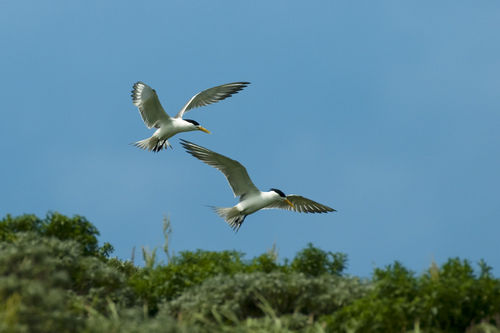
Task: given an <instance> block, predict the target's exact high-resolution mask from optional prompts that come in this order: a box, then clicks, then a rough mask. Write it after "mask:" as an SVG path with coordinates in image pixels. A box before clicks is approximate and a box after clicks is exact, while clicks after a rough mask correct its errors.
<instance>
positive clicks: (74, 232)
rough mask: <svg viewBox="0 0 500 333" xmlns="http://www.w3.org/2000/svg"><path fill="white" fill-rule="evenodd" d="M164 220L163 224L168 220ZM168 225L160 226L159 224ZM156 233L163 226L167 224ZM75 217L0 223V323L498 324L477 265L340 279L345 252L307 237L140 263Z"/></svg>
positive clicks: (455, 328) (240, 326)
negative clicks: (285, 246) (291, 248)
mask: <svg viewBox="0 0 500 333" xmlns="http://www.w3.org/2000/svg"><path fill="white" fill-rule="evenodd" d="M167 227H168V225H167ZM165 230H167V232H166V234H167V235H169V233H170V232H169V231H168V228H165ZM165 230H164V231H165ZM98 235H99V232H98V230H97V228H95V226H93V225H92V224H91V223H90V222H89V221H87V220H86V219H85V218H83V217H81V216H74V217H71V218H70V217H66V216H63V215H61V214H58V213H49V214H47V216H46V217H45V218H43V219H40V218H38V217H36V216H34V215H22V216H18V217H12V216H10V215H7V216H6V217H5V218H4V219H2V220H0V332H125V333H127V332H157V331H161V332H172V333H173V332H324V331H328V332H421V331H425V332H465V331H467V332H469V333H486V332H490V333H491V332H493V333H494V332H500V330H499V327H500V280H499V279H497V278H495V277H494V276H493V275H492V274H491V267H489V266H488V265H486V263H484V262H480V263H479V269H478V270H474V269H473V266H472V264H471V263H470V262H469V261H467V260H461V259H458V258H452V259H449V260H448V261H447V262H446V263H444V264H443V265H442V266H441V267H438V266H437V265H435V264H433V265H432V266H431V268H429V269H428V270H427V271H426V272H424V273H423V274H420V275H417V274H415V273H414V272H411V271H410V270H408V269H407V268H405V267H404V266H403V264H401V263H399V262H395V263H394V264H392V265H389V266H387V267H385V268H382V269H375V271H374V273H373V276H372V278H371V279H370V280H360V279H358V278H356V277H348V276H344V275H343V272H344V269H345V267H346V263H347V257H346V255H345V254H342V253H332V252H326V251H323V250H321V249H319V248H316V247H314V246H313V245H312V244H308V246H307V247H306V248H305V249H303V250H301V251H299V252H298V253H297V255H296V256H295V258H293V259H292V260H291V261H290V262H289V261H288V260H286V259H285V260H284V261H281V262H280V261H279V260H278V256H277V252H276V250H275V248H273V249H272V250H270V251H268V252H267V253H264V254H262V255H260V256H257V257H255V258H252V259H249V260H246V259H244V256H243V254H242V253H240V252H237V251H221V252H213V251H203V250H197V251H184V252H180V253H179V254H177V255H173V254H172V255H170V251H169V249H168V242H167V244H166V245H165V247H164V250H165V253H166V254H167V258H168V262H167V263H166V264H163V263H158V262H157V261H156V251H153V252H151V253H148V252H146V251H144V257H145V261H146V264H145V265H144V266H142V267H141V266H136V265H134V264H133V263H131V262H128V261H123V260H120V259H117V258H109V254H110V253H111V251H112V247H111V245H109V244H107V243H104V245H103V246H99V243H98V239H97V237H98Z"/></svg>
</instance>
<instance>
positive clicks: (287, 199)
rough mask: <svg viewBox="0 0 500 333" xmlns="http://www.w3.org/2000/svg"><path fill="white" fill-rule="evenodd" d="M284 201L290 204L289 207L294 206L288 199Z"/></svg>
mask: <svg viewBox="0 0 500 333" xmlns="http://www.w3.org/2000/svg"><path fill="white" fill-rule="evenodd" d="M285 202H286V203H287V204H289V205H290V207H292V208H295V206H294V205H293V203H292V202H291V201H290V200H288V199H285Z"/></svg>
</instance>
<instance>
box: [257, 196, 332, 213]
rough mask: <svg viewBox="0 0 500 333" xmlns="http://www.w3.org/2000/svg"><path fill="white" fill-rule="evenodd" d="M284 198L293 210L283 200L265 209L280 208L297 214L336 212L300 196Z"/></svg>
mask: <svg viewBox="0 0 500 333" xmlns="http://www.w3.org/2000/svg"><path fill="white" fill-rule="evenodd" d="M286 198H287V199H288V200H290V202H291V203H292V204H293V206H294V207H293V208H292V207H291V206H290V205H289V204H288V203H287V202H286V201H283V200H280V201H277V202H274V203H272V204H270V205H269V206H267V207H266V208H280V209H286V210H293V211H295V212H299V213H328V212H335V211H336V210H335V209H333V208H331V207H328V206H325V205H322V204H320V203H318V202H316V201H312V200H311V199H307V198H304V197H302V196H300V195H296V194H290V195H287V196H286Z"/></svg>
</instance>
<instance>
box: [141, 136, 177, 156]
mask: <svg viewBox="0 0 500 333" xmlns="http://www.w3.org/2000/svg"><path fill="white" fill-rule="evenodd" d="M134 146H136V147H139V148H141V149H144V150H149V151H154V152H155V153H157V152H159V151H160V150H162V149H165V150H167V147H170V148H172V146H171V145H170V143H168V141H167V140H158V138H157V137H155V136H152V137H150V138H148V139H144V140H141V141H137V142H134Z"/></svg>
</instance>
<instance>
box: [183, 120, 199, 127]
mask: <svg viewBox="0 0 500 333" xmlns="http://www.w3.org/2000/svg"><path fill="white" fill-rule="evenodd" d="M184 120H185V121H187V122H188V123H191V124H193V125H194V126H200V123H198V122H197V121H196V120H193V119H184Z"/></svg>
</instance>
